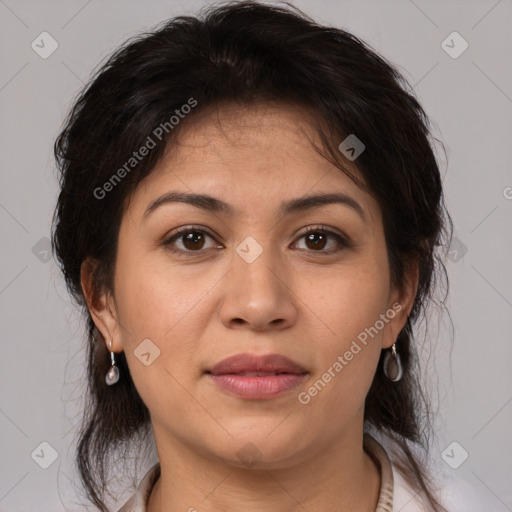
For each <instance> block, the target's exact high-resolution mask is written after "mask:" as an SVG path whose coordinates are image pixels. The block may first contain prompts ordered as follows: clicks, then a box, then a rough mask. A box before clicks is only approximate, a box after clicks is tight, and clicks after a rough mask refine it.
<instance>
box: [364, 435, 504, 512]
mask: <svg viewBox="0 0 512 512" xmlns="http://www.w3.org/2000/svg"><path fill="white" fill-rule="evenodd" d="M371 435H372V437H373V438H374V439H375V440H377V442H378V443H379V444H380V445H381V446H382V447H383V448H384V450H385V452H386V454H387V455H388V457H389V460H390V461H391V469H392V474H393V507H392V510H393V511H400V512H425V511H426V510H428V508H426V503H428V500H427V498H426V496H425V494H424V493H423V490H421V489H418V488H414V487H412V486H411V484H409V482H408V481H407V480H406V479H405V477H404V475H403V474H402V472H401V471H400V470H399V469H398V465H397V464H396V454H395V451H394V449H393V443H392V441H391V440H390V439H389V438H387V437H386V436H385V435H383V434H380V433H377V432H375V431H373V432H372V433H371ZM408 446H409V449H410V450H411V452H413V453H414V454H415V455H416V457H417V459H418V461H419V462H420V464H422V466H423V467H424V468H425V470H426V472H427V473H428V475H429V477H428V478H429V485H430V487H431V489H432V491H433V494H434V495H435V496H436V497H437V498H438V500H439V501H440V503H441V504H442V505H443V506H444V507H445V508H446V510H448V512H489V511H490V510H493V509H494V508H495V507H496V500H495V499H494V498H493V497H492V496H489V495H488V494H487V493H486V492H484V490H478V489H476V488H475V487H473V486H472V485H470V484H469V483H468V482H467V481H465V480H464V479H463V478H461V477H459V476H458V475H457V474H455V472H454V470H452V469H451V468H449V467H448V466H446V464H445V463H444V461H442V459H440V458H434V457H429V458H427V456H426V455H425V454H424V452H422V451H421V450H420V449H419V447H418V446H417V445H415V444H413V443H410V444H408ZM445 466H446V467H445Z"/></svg>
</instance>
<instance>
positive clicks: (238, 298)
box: [220, 248, 297, 331]
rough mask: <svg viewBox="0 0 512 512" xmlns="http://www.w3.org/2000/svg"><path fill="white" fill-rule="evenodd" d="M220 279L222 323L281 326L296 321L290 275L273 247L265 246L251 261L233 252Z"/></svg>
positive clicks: (255, 327)
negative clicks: (230, 260)
mask: <svg viewBox="0 0 512 512" xmlns="http://www.w3.org/2000/svg"><path fill="white" fill-rule="evenodd" d="M224 279H225V280H226V281H225V284H224V296H223V300H222V304H221V306H220V316H221V320H222V323H223V324H224V325H225V327H227V328H230V329H233V328H238V329H240V328H242V329H250V330H254V331H265V330H269V329H271V330H282V329H286V328H289V327H291V326H292V325H293V324H294V323H295V322H296V320H297V307H296V302H295V301H296V300H297V298H296V295H295V293H294V291H293V284H292V278H291V277H290V272H289V271H287V270H286V268H285V266H284V263H283V262H281V261H280V260H279V257H278V255H277V254H276V253H275V251H272V250H271V249H269V248H266V249H264V250H263V251H262V252H261V254H259V256H257V257H256V259H254V261H251V260H250V259H249V260H246V259H244V258H243V257H241V256H240V255H239V254H238V253H236V252H235V253H234V255H233V263H232V266H231V269H230V271H229V272H228V273H227V274H226V276H225V278H224Z"/></svg>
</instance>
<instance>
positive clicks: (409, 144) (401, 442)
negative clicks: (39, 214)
mask: <svg viewBox="0 0 512 512" xmlns="http://www.w3.org/2000/svg"><path fill="white" fill-rule="evenodd" d="M55 154H56V158H57V162H58V165H59V168H60V171H61V192H60V196H59V199H58V204H57V208H56V212H55V219H54V233H53V244H54V251H55V253H56V256H57V257H58V258H59V260H60V263H61V266H62V271H63V274H64V276H65V279H66V282H67V284H68V287H69V290H70V292H71V293H72V295H73V296H74V297H75V298H76V299H77V300H78V302H79V304H81V305H82V306H83V308H84V314H85V315H86V318H87V321H88V341H89V345H88V347H89V366H88V376H89V391H90V403H89V406H88V407H87V408H86V412H85V415H84V420H83V422H84V423H83V427H84V428H83V430H82V433H81V438H80V442H79V445H78V450H77V464H78V468H79V471H80V476H81V478H82V481H83V483H84V486H85V488H86V490H87V493H88V497H89V499H90V501H91V502H92V503H93V504H94V505H95V506H97V507H98V508H99V509H100V510H102V511H103V512H106V511H107V510H109V509H108V508H107V506H106V504H105V488H106V480H107V479H106V476H105V469H106V468H108V467H109V465H110V464H111V463H112V462H113V458H114V457H117V458H119V453H122V455H121V457H124V456H125V454H124V452H120V451H119V450H120V449H121V448H125V449H128V448H133V447H135V448H137V447H138V446H139V444H135V441H136V440H138V441H139V442H140V446H148V445H147V443H150V442H151V440H152V439H151V434H152V435H153V436H154V440H155V444H156V448H157V452H158V458H159V461H158V462H157V463H155V464H154V465H153V466H152V467H151V468H150V470H149V471H148V472H147V473H146V475H145V477H144V478H143V479H142V480H141V482H140V483H139V485H138V488H137V490H136V492H135V494H133V496H132V497H131V498H130V500H129V501H128V502H127V503H125V504H124V505H123V506H122V507H121V508H120V509H119V510H120V512H128V511H134V512H142V511H146V512H157V511H164V510H165V511H175V510H189V511H194V510H198V511H201V512H202V511H214V510H235V509H236V510H238V509H240V508H242V507H243V508H244V510H265V511H294V510H308V511H317V510H329V511H334V510H350V511H352V512H359V511H361V512H362V511H377V512H389V511H391V510H399V509H401V510H404V511H412V510H416V511H419V510H435V511H446V510H450V511H451V510H454V511H455V510H464V511H466V512H467V511H468V510H473V509H472V508H471V507H470V503H474V502H473V501H471V500H469V498H468V497H467V496H469V495H467V494H465V496H466V500H467V501H461V497H460V496H459V495H457V494H453V493H454V492H455V490H454V489H455V487H453V485H451V484H450V486H447V485H446V482H447V480H442V479H436V478H435V475H434V473H433V472H432V471H429V463H428V458H427V452H426V448H427V445H428V434H429V428H430V424H429V415H428V413H429V404H428V400H427V399H426V397H425V395H424V393H423V391H422V389H421V387H420V385H419V374H418V371H419V368H418V366H417V357H416V349H415V345H414V344H415V337H414V330H413V326H414V325H415V323H416V322H417V321H418V320H419V319H420V318H421V317H422V316H424V313H425V310H426V308H427V307H428V305H429V303H430V302H431V301H432V300H434V292H435V286H434V285H435V284H436V278H444V277H445V273H444V266H443V264H442V261H441V260H440V258H439V255H438V248H439V247H440V246H444V245H446V243H447V241H449V238H450V231H451V229H450V218H449V215H448V214H447V212H446V210H445V208H444V205H443V193H442V186H441V178H440V172H439V168H438V165H437V162H436V158H435V155H434V152H433V149H432V137H431V135H430V130H429V123H428V119H427V116H426V115H425V113H424V111H423V109H422V107H421V106H420V105H419V104H418V102H417V100H416V99H415V98H414V96H413V95H412V93H411V92H410V91H409V90H408V89H407V84H406V82H405V81H404V80H403V78H402V77H401V76H400V74H399V73H398V72H397V71H396V70H395V69H394V68H393V67H392V66H391V65H390V64H389V63H387V62H386V61H385V60H384V59H383V58H381V57H379V56H378V55H376V54H375V53H374V52H373V51H372V50H371V49H370V48H369V47H368V46H367V45H366V44H365V43H363V42H362V41H360V40H358V39H357V38H356V37H354V36H353V35H351V34H349V33H347V32H345V31H343V30H339V29H335V28H332V27H324V26H320V25H318V24H316V23H315V22H313V21H312V20H311V19H309V18H308V17H306V16H305V15H304V14H303V13H301V12H300V11H298V10H297V9H295V8H293V7H292V6H287V7H282V8H278V7H270V6H265V5H263V4H258V3H253V2H243V3H231V4H227V5H224V6H221V7H216V8H211V9H210V10H209V11H208V12H206V13H204V16H203V17H201V18H194V17H179V18H175V19H171V20H170V21H168V22H166V23H164V24H163V25H162V26H160V27H158V28H157V29H156V30H155V31H154V32H152V33H149V34H145V35H143V36H141V37H139V38H137V39H135V40H132V41H129V42H127V43H126V44H125V45H123V47H121V48H120V49H119V50H118V51H117V52H116V53H115V54H114V55H113V56H112V57H111V58H110V59H109V61H108V62H107V63H106V64H105V65H104V66H103V67H102V68H101V69H100V70H99V71H98V72H97V74H96V76H95V77H94V79H93V80H92V81H91V83H90V84H89V85H88V86H87V87H86V89H85V90H84V91H83V92H82V93H81V95H80V97H79V98H78V100H77V101H76V103H75V105H74V107H73V109H72V111H71V112H70V114H69V117H68V119H67V121H66V124H65V127H64V129H63V131H62V133H61V134H60V136H59V137H58V140H57V141H56V144H55ZM145 443H146V444H145ZM422 447H423V448H424V450H423V451H422V450H421V448H422ZM464 492H465V493H466V490H465V491H464ZM450 493H452V497H451V498H450ZM459 494H460V493H459ZM407 501H408V502H409V503H408V504H407V507H408V508H404V507H403V505H404V504H405V503H406V502H407ZM450 507H451V508H450ZM475 510H477V509H475Z"/></svg>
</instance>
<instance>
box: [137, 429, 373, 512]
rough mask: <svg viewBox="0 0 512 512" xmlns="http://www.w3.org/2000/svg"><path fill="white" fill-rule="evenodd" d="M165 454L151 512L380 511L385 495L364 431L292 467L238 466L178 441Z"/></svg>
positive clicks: (161, 456)
mask: <svg viewBox="0 0 512 512" xmlns="http://www.w3.org/2000/svg"><path fill="white" fill-rule="evenodd" d="M156 437H157V430H156V429H155V438H156ZM171 445H172V446H171ZM157 446H159V447H161V446H162V444H161V443H158V442H157ZM159 456H160V468H161V474H160V478H159V479H158V481H157V482H156V483H155V486H154V487H153V489H152V492H151V494H150V497H149V501H148V505H147V512H164V511H165V512H175V511H190V512H197V511H199V512H219V511H229V510H239V509H241V508H243V510H244V511H246V512H260V511H261V510H266V511H269V512H296V511H297V509H303V510H309V511H316V510H339V511H345V510H346V511H349V510H350V511H351V512H374V511H375V508H376V506H377V501H378V496H379V491H380V472H379V470H378V468H377V467H376V465H375V463H374V462H373V460H372V459H371V457H369V455H368V454H367V453H366V452H365V451H364V450H363V448H362V432H361V433H360V435H359V436H357V438H356V439H353V436H351V437H350V439H348V438H346V439H344V440H342V442H341V443H338V445H337V446H336V447H333V446H330V447H329V446H327V447H325V448H324V449H323V450H321V451H319V452H317V453H315V454H314V456H310V457H303V458H302V459H301V461H300V463H298V464H290V465H289V466H288V467H284V466H285V465H283V467H279V468H271V469H256V467H257V466H255V467H254V468H253V469H248V468H239V467H234V466H233V465H230V464H227V463H226V462H222V461H219V460H217V459H216V460H213V459H212V458H207V457H205V456H204V455H203V456H201V455H200V454H198V453H197V451H194V450H191V449H190V448H189V447H187V446H185V445H183V444H181V443H179V442H177V441H176V440H173V442H172V443H169V444H167V445H166V450H159Z"/></svg>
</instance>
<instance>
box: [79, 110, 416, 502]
mask: <svg viewBox="0 0 512 512" xmlns="http://www.w3.org/2000/svg"><path fill="white" fill-rule="evenodd" d="M308 119H309V118H308V115H307V113H306V112H304V111H300V110H299V109H297V108H294V109H290V108H288V107H285V106H280V107H277V106H271V105H258V106H252V107H250V108H249V107H247V108H243V109H242V108H241V107H240V106H238V107H237V106H224V107H223V108H221V109H219V111H218V112H215V114H213V113H209V114H208V115H203V116H202V117H201V118H200V119H198V120H197V121H196V122H194V123H191V124H190V125H188V126H186V125H184V126H183V128H184V129H183V131H182V132H180V137H179V144H177V145H176V144H175V145H174V146H173V147H172V148H170V149H169V151H168V152H167V153H166V154H165V156H164V158H162V160H161V161H160V162H159V164H158V165H157V166H156V167H155V169H154V171H153V172H152V173H151V174H150V175H149V176H148V177H146V178H145V179H144V180H143V181H142V182H141V183H140V184H139V185H138V187H137V188H136V190H135V192H134V193H133V195H132V197H131V200H130V202H129V204H128V206H127V210H126V212H125V214H124V216H123V219H122V222H121V226H120V233H119V246H118V253H117V260H116V267H115V276H114V291H113V293H101V294H99V295H98V296H97V297H96V296H95V294H94V293H93V292H92V289H93V288H92V286H91V278H90V277H91V275H90V271H89V267H88V265H87V264H84V265H83V266H82V285H83V289H84V293H85V294H86V297H87V300H88V304H89V309H90V311H91V314H92V316H93V319H94V321H95V323H96V325H97V326H98V328H99V329H100V331H101V332H102V334H103V336H104V338H105V341H106V343H107V347H108V346H109V345H108V343H109V341H110V340H111V339H112V346H113V351H114V352H121V351H123V350H124V351H125V354H126V358H127V361H128V365H129V368H130V373H131V376H132V378H133V381H134V383H135V386H136V388H137V390H138V392H139V393H140V396H141V397H142V399H143V401H144V403H145V404H146V405H147V407H148V409H149V411H150V414H151V423H152V427H153V432H154V435H155V441H156V446H157V450H158V455H159V459H160V464H161V477H160V478H159V480H158V481H157V483H156V485H155V487H154V488H153V491H152V493H151V495H150V498H149V503H148V512H160V511H164V510H165V511H167V512H174V511H187V510H189V509H191V507H195V509H197V510H198V511H200V512H211V511H228V510H240V509H241V508H242V507H243V510H245V511H248V512H251V511H258V512H259V511H261V510H268V511H275V512H292V511H293V512H295V511H296V510H298V509H299V508H300V509H301V507H304V510H308V511H311V512H313V511H320V510H351V511H353V512H363V511H366V512H367V511H374V510H375V507H376V504H377V500H378V493H379V488H380V473H379V470H378V468H377V467H376V466H375V464H374V463H373V462H372V460H371V459H370V457H369V456H368V455H367V454H366V452H365V451H364V450H363V446H362V439H363V413H364V401H365V397H366V395H367V393H368V390H369V387H370V385H371V382H372V379H373V376H374V374H375V371H376V368H377V363H378V360H379V356H380V353H381V350H382V349H385V348H389V347H391V346H392V344H393V343H394V341H395V340H396V337H397V335H398V333H399V332H400V330H401V328H402V327H403V326H404V324H405V322H406V319H407V315H408V314H409V312H410V309H411V307H412V301H413V299H414V295H415V291H416V282H417V274H415V273H411V275H410V276H409V279H408V281H407V282H408V283H410V284H409V285H407V286H406V287H405V289H404V290H402V291H401V292H400V291H398V290H396V289H394V288H393V287H392V286H391V283H390V275H389V268H388V259H387V253H386V246H385V239H384V231H383V226H382V218H381V211H380V207H379V205H378V203H377V202H376V201H375V199H374V198H373V197H372V196H370V195H369V194H368V193H366V192H364V191H363V190H361V189H360V188H358V187H357V186H356V185H355V184H354V183H353V182H352V181H351V180H350V179H349V178H348V177H347V176H346V175H345V174H344V173H343V172H342V171H340V170H339V169H338V168H336V167H335V166H333V165H332V164H331V163H329V162H328V161H327V160H326V159H325V158H323V157H322V156H321V155H319V154H318V153H317V152H316V151H315V150H314V148H313V146H312V145H311V143H310V141H309V140H308V138H309V139H310V140H313V141H317V144H319V142H318V139H317V137H316V135H315V133H314V131H313V129H312V128H311V124H310V123H309V122H308ZM340 142H341V141H340ZM356 163H357V160H356V161H355V162H353V163H350V162H348V163H347V168H349V169H351V170H352V171H356V172H357V170H356V168H355V166H354V164H356ZM349 165H351V167H349ZM170 190H176V191H180V192H194V193H205V194H209V195H212V196H214V197H217V198H219V199H221V200H223V201H225V202H227V203H229V204H230V205H232V206H233V207H234V208H236V209H238V210H239V214H238V215H234V216H232V217H230V216H229V215H226V214H224V213H212V212H207V211H205V210H202V209H199V208H197V207H195V206H192V205H188V204H183V203H173V204H166V205H163V206H161V207H160V208H157V209H155V211H153V212H152V213H151V214H150V215H149V217H148V218H147V219H146V220H143V214H144V211H145V210H146V208H147V207H148V206H149V205H150V204H151V202H152V201H153V200H154V199H156V198H157V197H159V196H161V195H162V194H163V193H165V192H168V191H170ZM333 192H341V193H344V194H347V195H349V196H350V197H351V198H353V199H354V200H356V201H357V202H358V203H359V204H360V205H361V207H362V208H363V211H364V215H365V219H366V221H364V220H363V219H362V218H361V217H360V216H359V215H358V214H357V213H356V211H355V210H353V209H352V208H350V207H348V206H346V205H342V204H331V205H327V206H322V207H320V208H315V209H311V210H308V211H305V212H301V213H298V214H293V215H291V216H288V217H280V216H279V215H278V208H279V206H280V203H281V201H283V200H287V199H294V198H297V197H301V196H304V195H311V194H313V193H333ZM190 224H191V225H194V226H195V227H196V229H199V228H201V229H204V230H205V231H206V232H207V234H206V235H203V238H202V239H201V238H200V239H199V242H197V241H196V242H195V243H190V242H189V243H188V244H187V240H186V239H185V238H184V236H183V235H181V236H180V237H179V238H178V239H176V240H175V241H174V247H176V248H181V249H182V250H187V249H188V250H189V253H192V256H191V257H186V256H179V255H178V254H175V253H173V252H171V251H170V250H169V247H168V246H167V247H166V246H165V245H164V242H165V240H166V239H169V238H170V236H171V235H172V234H173V231H174V230H176V228H179V227H182V226H186V225H190ZM321 225H324V226H325V227H327V228H329V229H332V230H333V231H339V232H341V233H344V234H345V235H346V236H348V237H349V238H350V239H351V240H352V245H351V246H344V245H343V244H340V242H339V241H338V240H337V239H336V238H335V237H333V236H332V235H329V237H328V238H327V239H326V241H325V242H324V245H322V244H320V248H317V247H318V246H315V245H314V244H313V243H311V242H309V243H308V239H307V237H306V236H302V235H303V232H304V228H307V227H309V226H312V227H319V226H321ZM208 235H212V238H211V237H210V236H208ZM248 236H251V237H253V238H254V239H255V240H256V241H257V242H258V244H259V245H260V246H261V248H262V249H263V252H262V253H261V254H260V255H259V257H257V258H256V260H255V261H253V262H252V263H248V262H246V261H245V260H244V259H242V258H241V257H240V256H239V255H238V254H237V252H236V248H237V246H238V245H239V244H240V243H241V242H242V241H244V240H245V238H246V237H248ZM217 247H220V248H217ZM336 247H339V248H340V251H339V252H337V253H334V254H331V255H326V254H324V252H325V251H327V250H329V249H330V248H336ZM194 250H195V252H193V251H194ZM199 251H203V252H199ZM322 251H323V252H322ZM96 298H97V299H98V300H95V299H96ZM93 299H94V300H93ZM396 302H398V303H400V304H401V306H402V310H401V311H400V312H399V313H397V314H396V316H394V318H393V319H391V320H389V321H388V322H387V323H385V326H384V328H383V329H381V330H380V331H379V333H378V335H375V336H374V337H373V338H369V343H368V344H367V345H366V346H364V347H363V349H362V350H361V351H360V352H359V353H358V354H357V355H355V356H354V358H353V359H352V360H351V361H350V362H349V363H348V364H347V365H346V366H345V367H344V368H343V370H342V371H341V372H339V373H338V374H336V377H335V378H333V379H332V380H331V382H329V383H328V384H327V385H326V386H325V387H324V389H323V390H322V391H321V392H319V393H318V395H317V396H315V397H311V401H310V402H309V403H308V404H307V405H303V404H301V403H299V401H298V399H297V395H298V393H299V392H301V391H304V390H306V391H307V389H308V388H310V387H311V385H312V384H313V383H314V382H316V381H317V380H318V379H319V378H321V376H322V374H324V373H325V372H326V371H327V370H328V368H329V367H332V365H333V363H334V362H335V361H336V360H337V358H338V356H340V355H343V354H344V353H345V352H346V351H347V350H348V349H349V348H350V346H351V343H352V341H353V340H355V339H357V336H358V334H359V333H361V332H362V331H364V329H365V328H368V327H370V326H373V325H374V324H375V322H376V321H377V320H378V319H379V315H381V314H384V313H386V311H387V310H389V309H390V308H392V305H393V304H394V303H396ZM147 338H149V339H150V340H151V341H152V342H153V343H154V344H155V345H156V346H157V347H158V348H159V350H160V351H161V352H160V356H159V357H158V358H157V359H155V360H154V362H152V364H150V365H149V366H145V365H143V364H141V362H140V360H139V359H138V358H137V357H136V355H135V354H134V350H135V349H136V348H137V346H138V345H139V344H140V343H141V341H142V340H144V339H147ZM241 352H250V353H253V354H267V353H273V352H277V353H280V354H283V355H285V356H287V357H289V358H291V359H292V360H294V361H296V362H297V363H299V364H300V365H302V366H303V367H305V368H306V369H307V371H308V372H309V374H308V377H307V379H306V381H304V382H303V384H301V386H300V388H296V389H293V390H291V391H288V392H286V393H284V394H282V395H280V396H278V397H276V398H272V399H267V400H244V399H241V398H238V397H234V396H232V395H228V394H226V393H225V392H223V391H222V390H220V389H219V388H218V387H217V386H216V385H215V384H214V383H212V382H211V381H210V379H209V378H208V377H206V376H205V374H204V372H205V370H206V369H208V368H211V367H212V366H213V365H214V364H216V363H217V362H219V361H220V360H222V359H224V358H225V357H227V356H230V355H233V354H237V353H241ZM247 443H252V444H253V445H254V446H255V447H256V448H257V450H258V452H259V455H260V459H259V460H258V463H257V464H256V466H253V467H247V466H246V465H244V463H243V462H242V461H241V460H240V459H239V458H238V456H237V452H238V451H239V450H240V449H242V448H243V447H244V446H245V445H246V444H247ZM191 510H193V509H191Z"/></svg>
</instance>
